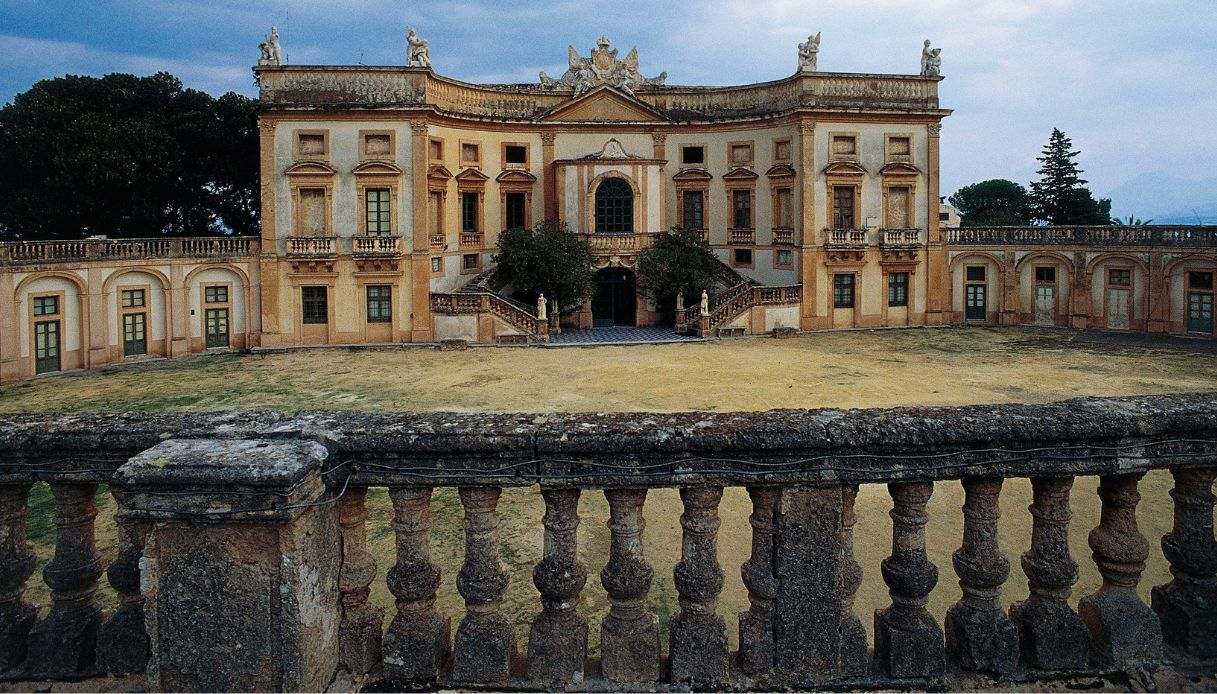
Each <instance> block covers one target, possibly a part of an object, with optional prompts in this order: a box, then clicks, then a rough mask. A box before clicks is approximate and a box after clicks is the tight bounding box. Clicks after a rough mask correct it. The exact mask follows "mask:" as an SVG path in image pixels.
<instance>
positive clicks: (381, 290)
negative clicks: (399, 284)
mask: <svg viewBox="0 0 1217 694" xmlns="http://www.w3.org/2000/svg"><path fill="white" fill-rule="evenodd" d="M392 320H393V287H391V286H390V285H387V284H372V285H368V322H369V323H388V322H390V321H392Z"/></svg>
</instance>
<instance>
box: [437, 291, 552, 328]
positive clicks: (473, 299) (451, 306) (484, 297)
mask: <svg viewBox="0 0 1217 694" xmlns="http://www.w3.org/2000/svg"><path fill="white" fill-rule="evenodd" d="M431 311H432V313H439V314H464V313H480V312H490V313H493V314H494V315H496V316H498V317H499V318H502V319H503V320H505V321H507V323H509V324H510V325H512V326H513V327H515V328H517V329H519V330H523V331H524V332H525V333H527V334H528V335H534V336H536V335H544V334H546V333H547V332H548V326H546V325H544V324H543V323H542V322H541V320H540V319H539V318H537V314H535V313H533V309H532V308H531V307H529V306H526V305H525V304H522V303H520V302H518V301H515V300H514V299H508V298H507V297H505V296H502V295H500V294H498V293H495V292H491V291H483V290H476V289H473V290H471V289H464V290H461V291H456V292H453V293H442V292H432V293H431Z"/></svg>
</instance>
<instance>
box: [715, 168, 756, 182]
mask: <svg viewBox="0 0 1217 694" xmlns="http://www.w3.org/2000/svg"><path fill="white" fill-rule="evenodd" d="M758 178H760V176H759V175H757V173H756V172H755V171H753V170H752V169H747V168H744V167H742V166H737V167H735V168H734V169H731V170H730V171H728V172H727V173H725V174H723V180H724V181H754V180H756V179H758Z"/></svg>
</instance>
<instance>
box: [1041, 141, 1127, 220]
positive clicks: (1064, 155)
mask: <svg viewBox="0 0 1217 694" xmlns="http://www.w3.org/2000/svg"><path fill="white" fill-rule="evenodd" d="M1078 154H1080V152H1078V151H1076V150H1073V141H1072V140H1070V139H1069V138H1068V137H1066V136H1065V133H1063V132H1061V131H1060V130H1058V129H1056V128H1053V129H1052V137H1051V138H1049V140H1048V144H1047V145H1046V146H1045V147H1044V151H1043V156H1041V157H1036V160H1037V161H1039V162H1040V168H1039V170H1038V171H1036V173H1038V174H1039V175H1040V179H1039V180H1038V181H1032V182H1031V203H1032V206H1033V217H1034V218H1035V220H1036V221H1038V222H1041V223H1044V224H1110V223H1111V200H1106V199H1104V200H1095V199H1094V196H1093V195H1092V194H1091V193H1090V189H1088V188H1087V187H1086V181H1085V179H1083V178H1082V177H1081V174H1082V170H1081V169H1080V168H1078V165H1077V162H1075V161H1074V158H1075V157H1077V156H1078Z"/></svg>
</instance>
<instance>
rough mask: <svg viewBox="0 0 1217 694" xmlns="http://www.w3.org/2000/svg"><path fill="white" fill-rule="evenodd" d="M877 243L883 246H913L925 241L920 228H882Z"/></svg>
mask: <svg viewBox="0 0 1217 694" xmlns="http://www.w3.org/2000/svg"><path fill="white" fill-rule="evenodd" d="M879 234H880V235H879V245H880V246H883V247H884V248H915V247H917V246H920V245H922V244H924V243H925V234H923V233H922V231H921V229H882V230H880V232H879Z"/></svg>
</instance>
